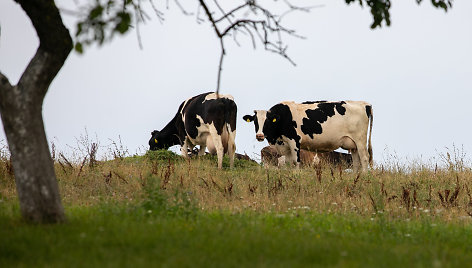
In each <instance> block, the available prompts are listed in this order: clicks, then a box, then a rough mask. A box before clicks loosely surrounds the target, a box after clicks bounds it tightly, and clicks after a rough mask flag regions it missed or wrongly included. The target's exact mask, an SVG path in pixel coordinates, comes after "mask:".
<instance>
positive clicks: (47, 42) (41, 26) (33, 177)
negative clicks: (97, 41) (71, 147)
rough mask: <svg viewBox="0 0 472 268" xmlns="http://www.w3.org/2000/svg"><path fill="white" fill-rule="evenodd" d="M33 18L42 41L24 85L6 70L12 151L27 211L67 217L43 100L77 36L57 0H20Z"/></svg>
mask: <svg viewBox="0 0 472 268" xmlns="http://www.w3.org/2000/svg"><path fill="white" fill-rule="evenodd" d="M15 1H16V2H18V3H19V4H20V5H21V7H22V8H23V10H24V11H25V12H26V14H27V15H28V17H29V18H30V19H31V22H32V23H33V26H34V28H35V30H36V33H37V34H38V37H39V47H38V49H37V51H36V54H35V55H34V57H33V59H32V60H31V61H30V63H29V64H28V66H27V67H26V70H25V72H24V73H23V75H22V76H21V78H20V81H19V82H18V85H15V86H12V85H11V84H10V82H9V81H8V79H7V77H5V76H4V75H3V74H1V73H0V114H1V118H2V121H3V127H4V130H5V134H6V137H7V141H8V146H9V149H10V152H11V160H12V164H13V170H14V174H15V182H16V188H17V192H18V197H19V201H20V208H21V213H22V216H23V217H24V218H25V219H26V220H28V221H31V222H36V223H56V222H62V221H64V220H65V215H64V208H63V207H62V204H61V198H60V195H59V187H58V184H57V180H56V175H55V172H54V163H53V161H52V159H51V154H50V151H49V146H48V142H47V139H46V133H45V131H44V123H43V118H42V106H43V100H44V97H45V95H46V93H47V91H48V88H49V85H50V84H51V82H52V80H53V79H54V77H55V76H56V75H57V73H58V72H59V70H60V69H61V68H62V66H63V65H64V62H65V60H66V59H67V56H68V55H69V53H70V51H71V50H72V39H71V37H70V34H69V31H68V30H67V28H65V26H64V24H63V22H62V18H61V16H60V14H59V10H58V9H57V7H56V5H55V3H54V1H53V0H15Z"/></svg>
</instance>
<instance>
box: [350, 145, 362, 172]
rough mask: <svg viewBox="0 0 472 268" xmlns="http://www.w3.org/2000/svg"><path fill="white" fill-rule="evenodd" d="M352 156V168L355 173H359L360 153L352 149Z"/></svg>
mask: <svg viewBox="0 0 472 268" xmlns="http://www.w3.org/2000/svg"><path fill="white" fill-rule="evenodd" d="M350 151H351V155H352V168H353V171H354V172H355V173H357V172H359V167H360V158H359V152H358V151H357V149H352V150H350Z"/></svg>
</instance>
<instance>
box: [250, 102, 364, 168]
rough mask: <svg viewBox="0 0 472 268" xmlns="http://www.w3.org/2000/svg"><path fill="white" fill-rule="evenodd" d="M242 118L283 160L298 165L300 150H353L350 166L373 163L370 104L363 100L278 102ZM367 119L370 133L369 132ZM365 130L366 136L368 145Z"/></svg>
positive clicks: (356, 166)
mask: <svg viewBox="0 0 472 268" xmlns="http://www.w3.org/2000/svg"><path fill="white" fill-rule="evenodd" d="M254 113H255V114H254V115H245V116H244V117H243V119H244V120H245V121H247V122H254V125H255V129H256V139H257V140H258V141H263V140H264V138H265V139H267V141H268V142H269V144H271V145H275V146H276V147H277V150H278V152H280V154H281V155H283V156H285V159H286V161H288V162H291V163H296V165H297V166H299V165H300V150H301V149H305V150H308V151H316V152H330V151H334V150H336V149H338V148H343V149H345V150H349V151H350V152H351V153H352V160H353V166H354V168H355V169H356V170H357V169H358V168H359V166H361V167H362V169H363V170H367V168H368V165H369V163H370V164H371V165H372V144H371V135H372V122H373V113H372V105H370V104H369V103H367V102H363V101H340V102H328V101H316V102H303V103H295V102H281V103H279V104H276V105H274V106H272V108H270V110H268V111H263V110H255V111H254ZM369 121H370V132H369ZM367 132H369V139H368V145H367Z"/></svg>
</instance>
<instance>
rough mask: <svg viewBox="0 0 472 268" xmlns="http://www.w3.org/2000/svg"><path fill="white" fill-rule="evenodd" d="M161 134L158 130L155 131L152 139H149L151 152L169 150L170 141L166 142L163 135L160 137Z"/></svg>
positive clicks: (152, 133)
mask: <svg viewBox="0 0 472 268" xmlns="http://www.w3.org/2000/svg"><path fill="white" fill-rule="evenodd" d="M159 134H160V132H159V131H157V130H154V131H153V132H151V139H149V150H153V151H155V150H160V149H168V148H169V147H170V146H168V145H167V144H169V141H166V139H163V138H162V137H161V135H159Z"/></svg>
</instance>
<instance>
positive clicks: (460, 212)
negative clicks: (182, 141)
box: [0, 151, 472, 267]
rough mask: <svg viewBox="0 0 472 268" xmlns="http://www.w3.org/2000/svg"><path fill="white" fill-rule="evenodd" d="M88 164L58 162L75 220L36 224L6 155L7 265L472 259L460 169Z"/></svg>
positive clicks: (149, 159) (1, 258) (1, 262)
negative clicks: (25, 213)
mask: <svg viewBox="0 0 472 268" xmlns="http://www.w3.org/2000/svg"><path fill="white" fill-rule="evenodd" d="M83 159H84V160H83V161H69V160H67V158H66V157H60V158H58V159H56V173H57V176H58V181H59V186H60V190H61V195H62V200H63V203H64V206H65V209H66V213H67V216H68V219H69V221H68V223H66V224H62V225H52V226H43V225H41V226H34V225H33V226H32V225H28V224H26V223H24V222H23V221H22V220H21V218H20V214H19V208H18V204H17V203H18V202H17V199H16V193H15V185H14V178H13V176H12V173H11V169H10V168H9V161H8V159H7V158H5V157H3V158H0V237H2V243H0V267H12V266H20V267H22V266H39V267H41V266H131V265H133V266H149V265H150V264H153V265H158V266H178V267H181V266H192V267H195V266H225V267H241V266H284V267H286V266H323V267H325V266H338V267H339V266H341V267H342V266H349V267H351V266H362V267H365V266H371V267H378V266H392V267H393V266H395V267H398V266H400V265H408V266H427V267H431V266H436V267H441V266H459V265H466V264H468V263H470V261H472V254H471V253H472V246H471V245H470V241H471V239H472V227H471V226H472V225H471V215H472V199H471V194H470V191H469V184H470V178H472V176H471V175H472V173H471V170H470V168H468V167H465V166H464V165H461V164H460V163H459V162H454V161H451V162H450V165H448V166H446V167H445V168H437V167H425V166H421V165H416V166H415V167H405V168H403V167H399V166H397V167H394V165H392V166H391V167H382V166H380V167H378V168H375V169H373V170H371V171H370V172H369V173H368V174H363V175H358V174H353V173H351V172H349V171H346V170H343V169H339V168H337V167H332V166H323V167H322V168H318V169H317V168H302V169H299V170H295V169H290V168H281V169H278V168H268V169H266V168H264V167H261V166H260V165H258V164H257V163H254V162H251V161H246V160H237V161H236V163H235V168H234V169H229V168H224V169H223V170H218V169H217V168H216V159H215V158H214V157H211V156H206V157H203V158H199V159H190V160H184V159H182V158H181V157H180V156H178V155H175V154H174V153H172V152H169V151H157V152H148V153H146V154H145V155H143V156H134V157H123V156H120V155H118V157H116V158H115V159H114V160H111V161H89V160H87V158H85V157H84V158H83ZM225 161H227V159H226V160H225ZM226 166H227V162H226ZM471 187H472V186H471Z"/></svg>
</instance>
